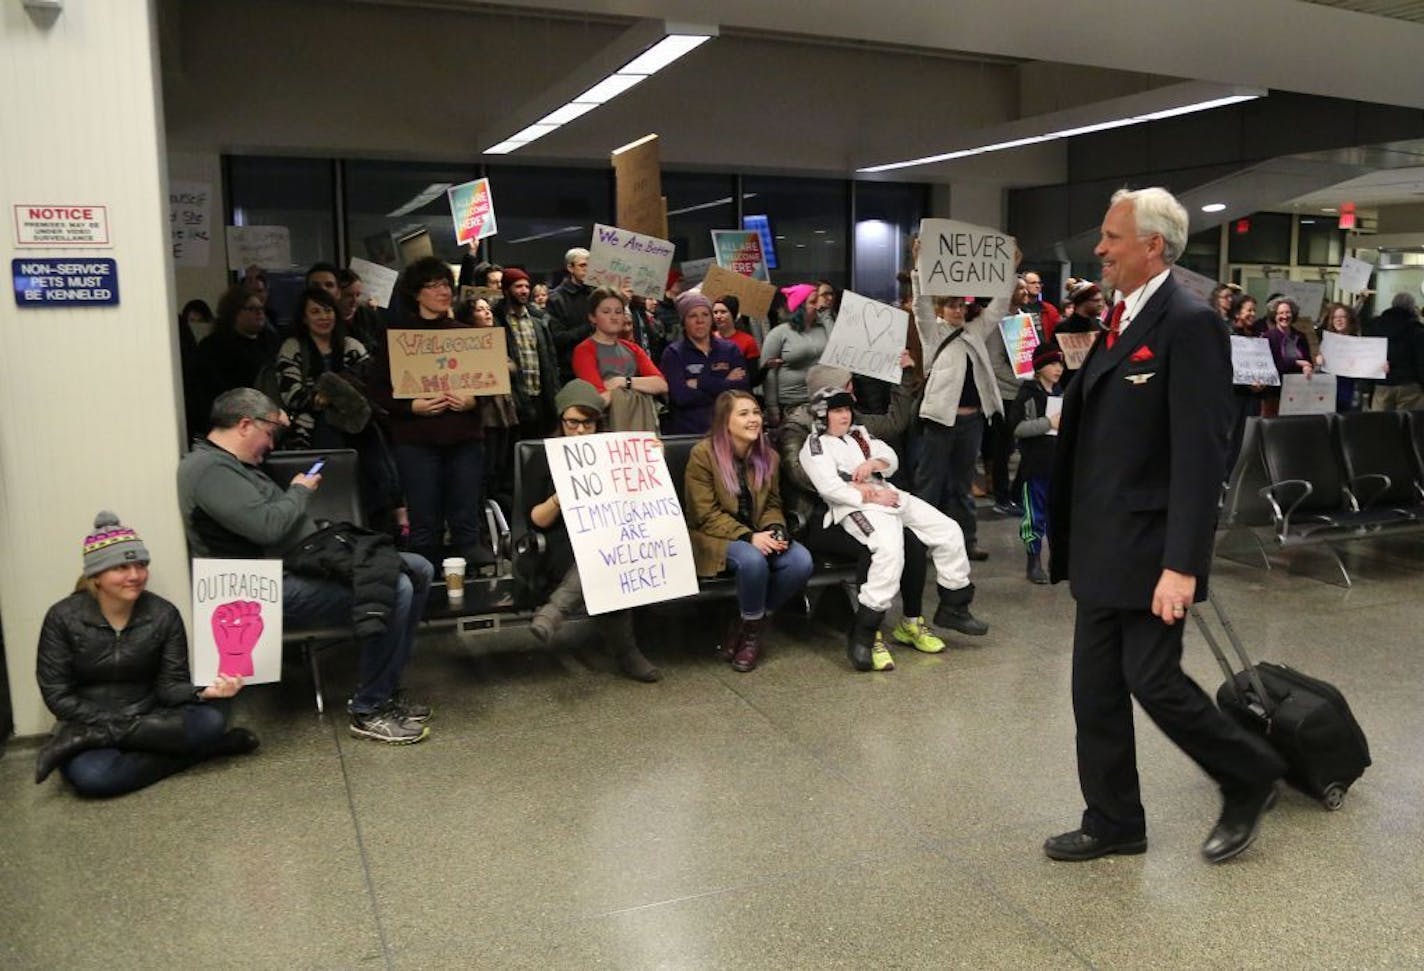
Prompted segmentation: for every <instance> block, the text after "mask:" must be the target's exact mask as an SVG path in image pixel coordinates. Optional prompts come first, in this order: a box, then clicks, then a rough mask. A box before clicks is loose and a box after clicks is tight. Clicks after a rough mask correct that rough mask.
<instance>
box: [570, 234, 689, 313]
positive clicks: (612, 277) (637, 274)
mask: <svg viewBox="0 0 1424 971" xmlns="http://www.w3.org/2000/svg"><path fill="white" fill-rule="evenodd" d="M673 249H674V247H673V245H672V243H669V242H668V241H667V240H665V239H658V238H657V237H656V236H646V235H644V234H643V233H634V232H629V231H628V230H626V229H619V228H617V227H616V226H604V225H601V224H599V223H594V226H593V242H592V244H591V245H590V246H589V248H588V275H587V276H586V277H585V278H584V282H586V283H589V284H591V285H593V286H595V287H613V288H614V289H615V290H622V289H624V288H628V289H631V290H632V291H633V293H634V294H635V295H636V296H639V297H661V296H662V295H663V294H664V293H665V292H666V291H667V279H668V270H670V269H672V256H673Z"/></svg>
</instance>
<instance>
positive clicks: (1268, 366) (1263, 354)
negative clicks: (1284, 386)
mask: <svg viewBox="0 0 1424 971" xmlns="http://www.w3.org/2000/svg"><path fill="white" fill-rule="evenodd" d="M1231 383H1232V384H1244V385H1252V384H1264V385H1269V386H1270V387H1273V388H1274V387H1278V386H1279V385H1280V383H1281V374H1280V372H1279V371H1277V370H1276V359H1275V358H1273V357H1272V356H1271V344H1270V341H1268V340H1266V338H1264V337H1242V336H1240V335H1239V334H1232V335H1231Z"/></svg>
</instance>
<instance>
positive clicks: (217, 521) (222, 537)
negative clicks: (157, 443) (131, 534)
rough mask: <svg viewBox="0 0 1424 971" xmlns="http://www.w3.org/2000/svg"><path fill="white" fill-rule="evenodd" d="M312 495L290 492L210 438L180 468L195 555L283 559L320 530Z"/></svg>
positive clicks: (303, 490)
mask: <svg viewBox="0 0 1424 971" xmlns="http://www.w3.org/2000/svg"><path fill="white" fill-rule="evenodd" d="M311 497H312V492H311V490H310V489H307V488H304V487H303V486H297V485H294V486H291V487H290V488H288V489H286V490H285V491H284V490H283V489H282V488H281V487H280V486H278V485H277V483H275V482H273V481H272V480H271V479H269V478H268V477H267V476H266V475H264V474H263V473H262V471H261V470H260V469H258V468H256V467H255V466H251V465H244V464H243V463H242V462H240V461H238V458H237V456H235V455H233V454H232V453H231V452H229V451H227V450H226V449H223V448H219V447H218V446H216V445H214V444H213V443H212V442H210V441H207V440H206V439H204V440H202V441H199V442H197V443H196V444H195V445H194V446H193V451H191V452H189V453H188V454H187V455H185V456H184V457H183V461H181V462H179V463H178V504H179V507H180V508H181V509H182V511H183V528H184V529H185V530H186V531H187V533H188V552H189V554H190V555H192V556H206V557H229V558H233V559H256V558H260V557H280V556H281V555H282V554H284V553H286V552H287V551H288V550H290V549H291V548H292V547H293V546H295V545H296V544H297V542H298V541H299V540H301V539H303V538H304V537H307V536H310V535H311V534H312V533H315V532H316V531H317V528H318V527H317V524H316V522H315V521H314V520H313V519H312V518H311V517H310V516H308V515H307V505H308V503H310V502H311Z"/></svg>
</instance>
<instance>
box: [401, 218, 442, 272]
mask: <svg viewBox="0 0 1424 971" xmlns="http://www.w3.org/2000/svg"><path fill="white" fill-rule="evenodd" d="M396 248H397V249H398V250H399V251H400V261H401V265H402V266H410V265H411V264H412V263H414V262H415V261H416V260H421V259H424V258H425V257H427V256H434V255H435V245H434V244H433V243H431V242H430V230H428V229H426V228H425V227H424V226H418V227H416V228H415V229H412V230H411V231H410V232H406V233H401V234H399V235H398V236H397V238H396Z"/></svg>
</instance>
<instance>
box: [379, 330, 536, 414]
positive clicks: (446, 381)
mask: <svg viewBox="0 0 1424 971" xmlns="http://www.w3.org/2000/svg"><path fill="white" fill-rule="evenodd" d="M505 340H506V338H505V333H504V328H503V327H457V328H451V329H449V330H413V329H411V330H407V329H402V328H394V327H393V328H391V329H390V330H388V331H386V348H387V350H388V351H389V353H390V361H391V389H392V391H393V392H394V394H393V397H396V398H438V397H439V396H440V395H441V394H443V393H445V392H446V391H451V392H455V393H459V394H476V395H487V394H509V358H508V347H507V345H506V344H505Z"/></svg>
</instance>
